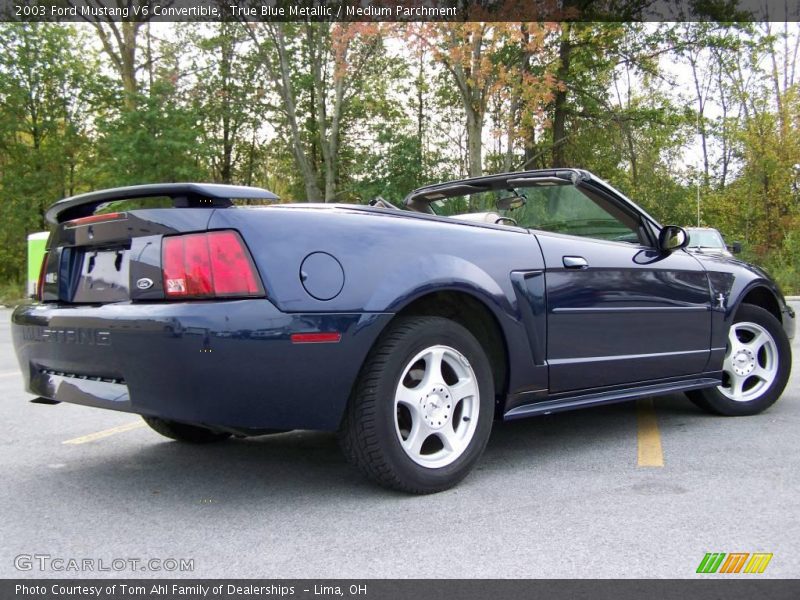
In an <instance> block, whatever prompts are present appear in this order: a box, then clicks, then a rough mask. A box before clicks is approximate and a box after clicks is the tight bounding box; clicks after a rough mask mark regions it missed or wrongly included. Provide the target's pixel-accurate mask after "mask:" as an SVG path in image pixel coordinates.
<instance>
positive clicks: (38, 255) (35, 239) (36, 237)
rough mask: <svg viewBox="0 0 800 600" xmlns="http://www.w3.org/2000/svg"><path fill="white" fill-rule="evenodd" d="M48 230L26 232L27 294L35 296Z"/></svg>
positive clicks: (48, 235) (48, 234)
mask: <svg viewBox="0 0 800 600" xmlns="http://www.w3.org/2000/svg"><path fill="white" fill-rule="evenodd" d="M48 237H50V232H49V231H39V232H37V233H30V234H28V296H31V297H33V296H36V284H37V283H38V281H39V269H40V268H41V267H42V258H43V257H44V252H45V248H46V247H47V238H48Z"/></svg>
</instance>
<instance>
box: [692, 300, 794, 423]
mask: <svg viewBox="0 0 800 600" xmlns="http://www.w3.org/2000/svg"><path fill="white" fill-rule="evenodd" d="M791 363H792V350H791V345H790V344H789V339H788V338H787V337H786V333H785V332H784V331H783V328H782V327H781V324H780V323H779V322H778V320H777V319H776V318H775V317H774V316H772V314H770V313H769V312H767V311H766V310H764V309H763V308H760V307H758V306H753V305H750V304H743V305H742V306H740V307H739V310H737V312H736V317H735V319H734V322H733V324H732V325H731V328H730V331H729V333H728V344H727V349H726V352H725V360H724V362H723V365H722V371H723V374H722V385H720V386H717V387H715V388H708V389H704V390H697V391H694V392H689V393H688V394H687V395H688V396H689V398H690V399H691V400H692V402H694V403H695V404H697V405H698V406H699V407H700V408H703V409H705V410H707V411H709V412H713V413H716V414H720V415H726V416H742V415H754V414H757V413H760V412H761V411H763V410H766V409H767V408H769V407H770V406H772V405H773V404H774V403H775V401H776V400H777V399H778V398H779V397H780V395H781V393H783V389H784V388H785V387H786V382H787V381H788V380H789V372H790V370H791Z"/></svg>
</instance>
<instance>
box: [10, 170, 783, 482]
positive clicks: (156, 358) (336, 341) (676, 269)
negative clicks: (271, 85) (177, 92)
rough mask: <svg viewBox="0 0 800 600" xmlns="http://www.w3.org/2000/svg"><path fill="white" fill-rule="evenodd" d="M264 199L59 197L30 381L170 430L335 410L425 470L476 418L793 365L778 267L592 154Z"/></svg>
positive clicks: (735, 381) (400, 478) (397, 472)
mask: <svg viewBox="0 0 800 600" xmlns="http://www.w3.org/2000/svg"><path fill="white" fill-rule="evenodd" d="M274 200H276V197H275V196H274V194H272V193H271V192H268V191H266V190H263V189H257V188H246V187H235V186H224V185H212V184H193V183H187V184H183V183H180V184H164V185H144V186H136V187H128V188H121V189H113V190H106V191H100V192H95V193H90V194H84V195H81V196H75V197H72V198H67V199H65V200H61V201H60V202H57V203H56V204H54V205H53V206H52V207H51V208H50V209H49V210H48V212H47V218H48V219H49V221H50V222H51V223H53V224H54V228H53V232H52V234H51V236H50V240H49V242H48V252H47V255H46V257H45V260H44V263H43V265H42V270H41V276H40V282H39V288H38V289H39V291H38V294H39V298H38V302H36V303H34V304H31V305H27V306H20V307H19V308H17V309H16V310H15V311H14V315H13V337H14V346H15V348H16V352H17V356H18V358H19V362H20V366H21V368H22V371H23V373H24V376H25V381H26V384H27V389H28V390H30V391H31V392H32V393H33V394H36V395H37V396H38V398H37V399H36V400H34V401H37V402H44V403H58V402H73V403H77V404H84V405H87V406H94V407H100V408H110V409H113V410H121V411H127V412H132V413H138V414H141V415H142V416H143V417H144V419H145V421H147V423H148V424H149V425H150V426H151V427H152V428H153V429H155V430H156V431H158V432H159V433H161V434H163V435H165V436H167V437H170V438H173V439H177V440H183V441H188V442H211V441H216V440H222V439H225V438H227V437H229V436H231V435H236V436H247V435H259V434H265V433H271V432H275V431H283V430H289V429H295V428H303V429H318V430H330V431H338V432H339V436H340V440H341V444H342V448H343V449H344V452H345V454H346V455H347V456H348V458H349V459H350V460H351V461H352V462H354V463H355V464H356V465H357V466H358V467H359V468H360V469H361V470H362V471H363V472H364V473H365V474H366V475H368V476H369V477H371V478H372V479H374V480H375V481H377V482H378V483H380V484H383V485H386V486H389V487H393V488H397V489H401V490H406V491H410V492H417V493H426V492H435V491H438V490H442V489H446V488H448V487H450V486H452V485H454V484H455V483H456V482H458V481H459V480H460V479H461V478H463V477H464V476H465V475H466V474H467V473H468V472H469V471H470V469H471V468H472V467H473V466H474V465H475V463H476V462H477V460H478V459H479V457H480V455H481V452H482V451H483V449H484V447H485V445H486V442H487V440H488V438H489V433H490V431H491V428H492V422H493V420H494V419H517V418H521V417H527V416H532V415H539V414H547V413H552V412H557V411H564V410H571V409H575V408H581V407H586V406H593V405H598V404H604V403H610V402H619V401H624V400H630V399H633V398H637V397H641V396H646V395H647V396H649V395H653V394H665V393H672V392H678V391H685V392H687V394H688V395H689V398H691V399H692V400H693V401H694V402H695V403H697V404H698V405H699V406H701V407H703V408H704V409H707V410H710V411H713V412H715V413H719V414H723V415H749V414H754V413H758V412H760V411H763V410H764V409H766V408H768V407H769V406H770V405H771V404H773V403H774V402H775V401H776V400H777V399H778V397H779V396H780V394H781V392H782V391H783V388H784V386H785V385H786V382H787V379H788V377H789V370H790V367H791V357H790V342H789V340H790V338H791V337H792V336H793V334H794V313H793V312H792V309H791V308H790V307H789V306H787V304H786V302H785V301H784V298H783V297H782V295H781V293H780V291H779V290H778V289H777V287H776V285H775V284H774V283H773V282H772V280H771V279H770V278H769V277H768V276H767V275H766V274H765V273H764V272H763V271H761V270H760V269H758V268H757V267H754V266H752V265H749V264H746V263H744V262H741V261H739V260H735V259H731V258H724V257H720V256H713V255H709V256H700V255H692V254H689V253H687V252H686V251H685V250H684V247H685V246H686V244H687V242H688V239H687V236H686V232H685V231H684V230H683V229H681V228H680V227H675V226H662V225H660V224H659V223H658V222H657V221H656V220H655V219H654V218H652V217H651V216H650V215H648V214H647V213H646V212H644V211H643V210H642V209H640V208H639V207H637V206H636V205H635V204H634V203H633V202H631V201H630V200H628V199H627V198H626V197H625V196H624V195H622V194H621V193H619V192H618V191H616V190H615V189H613V188H612V187H611V186H609V185H608V184H606V183H604V182H603V181H601V180H600V179H598V178H597V177H595V176H593V175H592V174H590V173H588V172H586V171H580V170H574V169H555V170H544V171H527V172H518V173H506V174H501V175H492V176H487V177H480V178H473V179H466V180H462V181H454V182H449V183H442V184H437V185H432V186H427V187H424V188H420V189H418V190H415V191H414V192H412V193H411V194H409V195H408V197H407V198H406V199H405V206H404V209H402V210H400V209H397V208H394V207H392V206H391V205H388V204H385V203H382V202H377V203H376V204H377V205H373V206H350V205H347V206H345V205H320V204H295V205H288V204H276V203H274ZM255 203H260V204H261V205H257V206H256V205H254V204H255ZM265 203H266V204H268V205H266V206H265V205H263V204H265Z"/></svg>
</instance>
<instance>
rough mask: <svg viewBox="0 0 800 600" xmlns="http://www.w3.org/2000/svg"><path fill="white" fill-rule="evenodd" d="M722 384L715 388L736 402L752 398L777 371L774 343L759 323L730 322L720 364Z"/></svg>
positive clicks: (761, 391)
mask: <svg viewBox="0 0 800 600" xmlns="http://www.w3.org/2000/svg"><path fill="white" fill-rule="evenodd" d="M722 371H723V380H722V382H723V383H722V385H721V386H719V387H718V388H717V389H718V390H719V391H720V392H721V393H722V394H723V395H725V396H726V397H728V398H730V399H731V400H736V401H737V402H749V401H750V400H755V399H756V398H758V397H759V396H761V394H762V393H764V392H765V391H766V390H767V389H768V388H769V386H770V385H772V382H773V381H774V380H775V376H776V375H777V373H778V346H777V344H776V343H775V340H774V339H773V337H772V335H770V333H769V332H768V331H767V330H766V329H764V328H763V327H762V326H761V325H758V324H756V323H749V322H746V321H742V322H740V323H734V324H733V325H731V330H730V332H729V333H728V349H727V352H726V354H725V362H724V363H723V365H722Z"/></svg>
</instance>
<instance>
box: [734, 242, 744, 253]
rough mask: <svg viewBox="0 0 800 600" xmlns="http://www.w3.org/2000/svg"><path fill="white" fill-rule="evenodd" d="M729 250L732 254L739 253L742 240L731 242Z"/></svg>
mask: <svg viewBox="0 0 800 600" xmlns="http://www.w3.org/2000/svg"><path fill="white" fill-rule="evenodd" d="M731 252H732V253H733V254H741V252H742V242H733V244H731Z"/></svg>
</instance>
